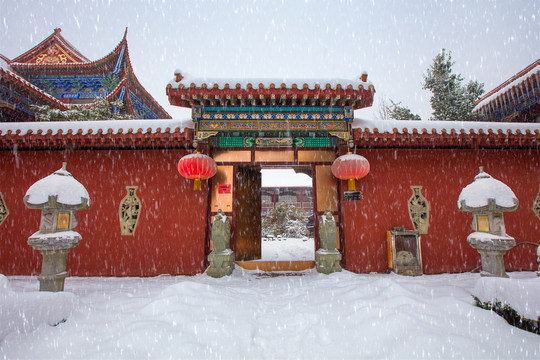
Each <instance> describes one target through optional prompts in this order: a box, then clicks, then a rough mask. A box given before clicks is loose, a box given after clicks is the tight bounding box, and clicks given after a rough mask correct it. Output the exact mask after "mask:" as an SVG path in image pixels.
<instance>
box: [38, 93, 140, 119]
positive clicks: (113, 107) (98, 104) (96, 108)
mask: <svg viewBox="0 0 540 360" xmlns="http://www.w3.org/2000/svg"><path fill="white" fill-rule="evenodd" d="M123 107H124V102H123V101H122V100H120V99H117V100H113V101H108V100H105V99H104V98H101V97H99V98H96V100H95V101H94V102H93V103H92V104H87V105H68V110H65V111H62V110H59V109H54V108H51V107H50V106H49V105H41V106H40V105H34V106H32V110H34V111H35V115H36V120H38V121H87V120H128V119H132V118H133V116H131V115H126V114H122V113H120V110H121V109H122V108H123Z"/></svg>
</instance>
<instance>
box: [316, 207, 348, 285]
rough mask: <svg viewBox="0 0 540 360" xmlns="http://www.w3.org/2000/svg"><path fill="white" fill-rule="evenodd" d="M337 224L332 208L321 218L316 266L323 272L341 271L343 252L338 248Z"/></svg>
mask: <svg viewBox="0 0 540 360" xmlns="http://www.w3.org/2000/svg"><path fill="white" fill-rule="evenodd" d="M336 239H337V226H336V221H335V220H334V216H333V215H332V213H331V212H330V210H326V211H325V212H324V215H323V216H321V218H320V219H319V250H317V251H316V252H315V267H316V268H317V271H318V272H320V273H323V274H327V275H328V274H331V273H334V272H339V271H341V270H342V269H341V265H340V264H339V263H340V261H341V254H340V253H339V251H337V250H336Z"/></svg>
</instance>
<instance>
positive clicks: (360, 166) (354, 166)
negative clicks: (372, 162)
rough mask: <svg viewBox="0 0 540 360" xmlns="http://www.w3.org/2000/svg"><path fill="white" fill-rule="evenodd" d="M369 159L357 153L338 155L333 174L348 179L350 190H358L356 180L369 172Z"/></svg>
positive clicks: (333, 165)
mask: <svg viewBox="0 0 540 360" xmlns="http://www.w3.org/2000/svg"><path fill="white" fill-rule="evenodd" d="M369 169H370V166H369V161H368V160H367V159H366V158H365V157H363V156H361V155H357V154H351V153H348V154H346V155H342V156H340V157H338V158H337V159H336V160H335V161H334V163H333V164H332V174H334V176H335V177H337V178H338V179H341V180H347V188H348V191H356V185H355V183H354V181H355V180H357V179H361V178H363V177H364V176H366V175H367V174H368V173H369Z"/></svg>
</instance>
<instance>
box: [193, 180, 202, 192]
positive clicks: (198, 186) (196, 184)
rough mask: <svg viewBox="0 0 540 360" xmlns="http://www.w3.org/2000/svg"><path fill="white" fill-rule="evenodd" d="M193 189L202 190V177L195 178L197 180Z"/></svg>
mask: <svg viewBox="0 0 540 360" xmlns="http://www.w3.org/2000/svg"><path fill="white" fill-rule="evenodd" d="M193 190H194V191H200V190H201V179H195V182H194V183H193Z"/></svg>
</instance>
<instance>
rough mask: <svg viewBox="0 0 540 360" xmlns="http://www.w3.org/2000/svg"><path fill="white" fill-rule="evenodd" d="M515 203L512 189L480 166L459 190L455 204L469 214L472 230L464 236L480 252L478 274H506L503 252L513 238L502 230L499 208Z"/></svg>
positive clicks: (506, 208)
mask: <svg viewBox="0 0 540 360" xmlns="http://www.w3.org/2000/svg"><path fill="white" fill-rule="evenodd" d="M518 205H519V201H518V199H517V198H516V195H515V194H514V192H513V191H512V190H511V189H510V188H509V187H508V186H507V185H506V184H504V183H503V182H501V181H499V180H496V179H494V178H492V177H491V175H489V174H487V173H485V172H484V170H483V168H482V167H480V172H479V173H478V175H476V176H475V177H474V181H473V182H472V183H471V184H469V185H467V186H466V187H464V188H463V190H461V193H460V194H459V199H458V208H459V210H460V211H467V212H472V214H473V219H472V223H471V227H472V230H473V231H474V232H473V233H472V234H470V235H469V236H468V237H467V242H468V243H469V244H470V245H471V246H472V247H473V248H475V249H476V250H477V251H478V252H479V253H480V256H481V259H482V273H481V275H482V276H498V277H508V276H507V275H506V272H505V268H504V259H503V255H504V254H505V253H506V251H508V250H510V249H511V248H513V247H514V246H515V245H516V241H515V239H514V238H513V237H511V236H508V235H507V234H506V228H505V226H504V219H503V212H504V211H515V210H516V209H517V208H518Z"/></svg>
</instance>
